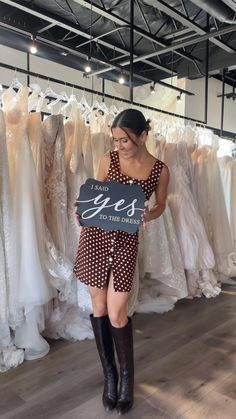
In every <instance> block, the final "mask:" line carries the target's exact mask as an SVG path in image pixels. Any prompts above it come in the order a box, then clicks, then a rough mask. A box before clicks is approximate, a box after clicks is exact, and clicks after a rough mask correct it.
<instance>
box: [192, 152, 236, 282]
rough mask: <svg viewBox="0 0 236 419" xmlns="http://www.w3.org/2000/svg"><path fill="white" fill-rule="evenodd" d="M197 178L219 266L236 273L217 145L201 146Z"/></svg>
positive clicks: (224, 271) (222, 270)
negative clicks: (232, 258) (231, 257)
mask: <svg viewBox="0 0 236 419" xmlns="http://www.w3.org/2000/svg"><path fill="white" fill-rule="evenodd" d="M195 181H196V184H197V196H198V203H199V211H200V213H201V216H202V219H203V220H204V225H205V229H206V232H207V235H208V240H209V242H210V243H211V246H212V248H213V251H214V255H215V261H216V269H217V271H218V272H219V273H220V274H223V275H225V276H226V277H227V276H234V275H236V268H235V267H234V265H233V263H232V261H231V259H230V255H232V253H233V241H232V236H231V231H230V225H229V220H228V216H227V209H226V204H225V197H224V192H223V186H222V180H221V175H220V169H219V164H218V159H217V150H216V148H215V147H210V148H209V147H206V146H204V147H201V148H200V149H199V150H198V157H197V160H196V162H195ZM222 278H223V276H222Z"/></svg>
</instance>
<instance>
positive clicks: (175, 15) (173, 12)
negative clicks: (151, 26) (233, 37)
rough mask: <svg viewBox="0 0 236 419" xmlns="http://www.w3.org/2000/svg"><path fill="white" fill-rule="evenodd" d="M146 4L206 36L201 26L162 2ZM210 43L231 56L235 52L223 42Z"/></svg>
mask: <svg viewBox="0 0 236 419" xmlns="http://www.w3.org/2000/svg"><path fill="white" fill-rule="evenodd" d="M146 3H147V4H148V5H150V6H152V7H154V8H156V9H158V10H160V11H162V12H164V13H165V14H166V15H167V16H171V17H173V18H174V19H175V20H177V21H178V22H180V23H182V25H184V26H186V27H187V28H190V29H192V30H194V31H195V32H196V33H198V34H199V35H205V34H207V32H206V31H205V30H204V29H202V27H201V26H199V25H197V24H196V23H194V22H193V21H191V20H190V19H188V18H187V17H186V16H185V15H183V14H182V13H180V12H179V11H178V10H176V9H175V8H173V7H171V6H169V5H168V4H167V3H165V2H164V1H163V0H146ZM232 26H234V25H232ZM210 41H211V42H212V43H213V44H215V45H216V46H218V47H219V48H221V49H223V50H224V51H227V52H229V53H231V54H233V53H235V52H236V51H235V49H234V48H231V47H230V46H229V45H227V44H225V43H224V42H222V41H220V40H218V39H215V38H212V39H210Z"/></svg>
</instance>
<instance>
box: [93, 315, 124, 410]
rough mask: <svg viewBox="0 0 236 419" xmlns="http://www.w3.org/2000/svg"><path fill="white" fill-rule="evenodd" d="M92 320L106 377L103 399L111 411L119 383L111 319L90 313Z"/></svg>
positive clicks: (106, 407) (114, 405)
mask: <svg viewBox="0 0 236 419" xmlns="http://www.w3.org/2000/svg"><path fill="white" fill-rule="evenodd" d="M90 320H91V324H92V328H93V332H94V336H95V341H96V344H97V349H98V353H99V356H100V359H101V363H102V367H103V372H104V377H105V382H104V390H103V396H102V401H103V405H104V407H105V409H106V410H107V411H109V410H112V409H114V408H115V407H116V403H117V384H118V373H117V368H116V363H115V357H114V345H113V339H112V334H111V325H110V320H109V317H108V316H102V317H93V314H91V315H90Z"/></svg>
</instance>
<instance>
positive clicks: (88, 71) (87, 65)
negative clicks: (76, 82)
mask: <svg viewBox="0 0 236 419" xmlns="http://www.w3.org/2000/svg"><path fill="white" fill-rule="evenodd" d="M84 71H85V73H90V71H92V67H91V65H90V64H89V63H87V64H86V66H85V67H84Z"/></svg>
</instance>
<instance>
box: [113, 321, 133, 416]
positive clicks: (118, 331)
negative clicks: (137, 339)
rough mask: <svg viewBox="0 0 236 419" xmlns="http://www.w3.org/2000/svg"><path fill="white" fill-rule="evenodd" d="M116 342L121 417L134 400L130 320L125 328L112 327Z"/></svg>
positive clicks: (118, 408)
mask: <svg viewBox="0 0 236 419" xmlns="http://www.w3.org/2000/svg"><path fill="white" fill-rule="evenodd" d="M111 330H112V336H113V338H114V341H115V347H116V352H117V356H118V360H119V364H120V387H119V392H118V401H117V405H116V410H117V412H118V413H119V415H122V414H124V413H126V412H128V410H129V409H131V407H132V405H133V398H134V355H133V330H132V321H131V319H130V318H129V319H128V323H127V325H126V326H125V327H121V328H118V327H113V326H112V327H111Z"/></svg>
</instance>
